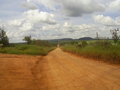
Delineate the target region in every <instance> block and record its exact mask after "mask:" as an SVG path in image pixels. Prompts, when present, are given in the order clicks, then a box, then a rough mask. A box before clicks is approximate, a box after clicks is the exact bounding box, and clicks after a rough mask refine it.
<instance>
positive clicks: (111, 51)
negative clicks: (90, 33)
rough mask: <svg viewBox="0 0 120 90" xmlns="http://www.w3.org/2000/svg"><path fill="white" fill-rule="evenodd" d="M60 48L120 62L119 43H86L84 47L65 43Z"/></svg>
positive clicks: (98, 58)
mask: <svg viewBox="0 0 120 90" xmlns="http://www.w3.org/2000/svg"><path fill="white" fill-rule="evenodd" d="M62 49H63V50H64V51H68V52H72V53H75V54H78V55H81V56H84V57H88V58H94V59H96V60H102V61H105V62H108V63H114V64H120V45H108V46H103V45H91V44H88V45H87V46H85V47H78V46H77V45H75V44H65V45H63V46H62Z"/></svg>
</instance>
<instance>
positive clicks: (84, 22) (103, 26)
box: [0, 0, 120, 42]
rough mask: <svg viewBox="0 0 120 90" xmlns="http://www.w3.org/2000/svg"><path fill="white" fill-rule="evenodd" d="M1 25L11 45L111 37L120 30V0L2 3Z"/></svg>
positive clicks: (12, 0) (14, 0) (8, 0)
mask: <svg viewBox="0 0 120 90" xmlns="http://www.w3.org/2000/svg"><path fill="white" fill-rule="evenodd" d="M0 6H1V8H0V25H1V26H4V27H5V30H6V32H7V35H8V37H9V38H10V42H19V41H22V39H23V37H24V36H26V35H31V36H32V38H35V39H57V38H80V37H89V36H90V37H96V32H98V33H99V36H100V37H111V34H110V29H114V28H120V0H0Z"/></svg>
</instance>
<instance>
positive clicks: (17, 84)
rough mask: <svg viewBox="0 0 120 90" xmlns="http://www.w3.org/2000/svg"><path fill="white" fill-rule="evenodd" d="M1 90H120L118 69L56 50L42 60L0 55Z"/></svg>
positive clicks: (39, 58)
mask: <svg viewBox="0 0 120 90" xmlns="http://www.w3.org/2000/svg"><path fill="white" fill-rule="evenodd" d="M0 90H120V66H115V65H114V66H113V65H108V64H106V63H102V62H98V61H94V60H88V59H86V58H82V57H77V56H74V55H71V54H69V53H65V52H63V51H62V50H61V49H59V48H57V49H55V50H54V51H52V52H50V53H49V54H48V55H47V56H45V57H41V56H25V55H6V54H5V55H3V54H0Z"/></svg>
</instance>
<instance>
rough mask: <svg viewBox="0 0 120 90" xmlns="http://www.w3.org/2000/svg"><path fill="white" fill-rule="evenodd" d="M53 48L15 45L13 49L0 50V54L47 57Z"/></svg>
mask: <svg viewBox="0 0 120 90" xmlns="http://www.w3.org/2000/svg"><path fill="white" fill-rule="evenodd" d="M53 49H54V47H47V46H37V45H26V44H22V45H15V46H14V47H4V48H0V53H7V54H27V55H47V54H48V52H50V51H51V50H53Z"/></svg>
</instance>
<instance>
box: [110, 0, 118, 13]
mask: <svg viewBox="0 0 120 90" xmlns="http://www.w3.org/2000/svg"><path fill="white" fill-rule="evenodd" d="M108 7H109V8H110V9H111V10H113V11H114V10H115V11H116V10H117V11H120V0H113V1H111V2H110V3H109V6H108Z"/></svg>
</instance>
